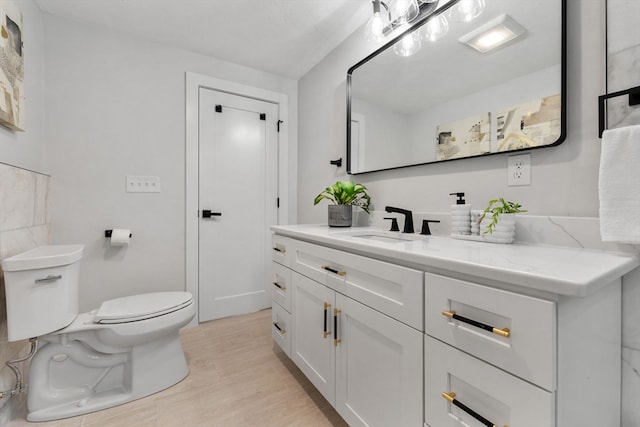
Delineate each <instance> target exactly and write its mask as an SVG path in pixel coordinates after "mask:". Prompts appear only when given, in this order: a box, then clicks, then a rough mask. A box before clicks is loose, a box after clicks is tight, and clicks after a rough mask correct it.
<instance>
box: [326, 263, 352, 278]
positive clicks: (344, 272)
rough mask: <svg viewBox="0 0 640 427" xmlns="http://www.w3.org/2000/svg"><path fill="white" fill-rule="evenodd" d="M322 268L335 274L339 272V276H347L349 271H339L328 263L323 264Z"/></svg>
mask: <svg viewBox="0 0 640 427" xmlns="http://www.w3.org/2000/svg"><path fill="white" fill-rule="evenodd" d="M322 269H323V270H327V271H330V272H332V273H333V274H337V275H338V276H346V275H347V272H346V271H338V270H336V269H335V268H331V267H329V266H328V265H323V266H322Z"/></svg>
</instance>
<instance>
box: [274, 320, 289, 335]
mask: <svg viewBox="0 0 640 427" xmlns="http://www.w3.org/2000/svg"><path fill="white" fill-rule="evenodd" d="M273 326H275V327H276V329H277V330H278V331H279V332H280V333H281V334H282V335H284V334H286V333H287V330H286V329H282V328H281V327H280V325H278V322H273Z"/></svg>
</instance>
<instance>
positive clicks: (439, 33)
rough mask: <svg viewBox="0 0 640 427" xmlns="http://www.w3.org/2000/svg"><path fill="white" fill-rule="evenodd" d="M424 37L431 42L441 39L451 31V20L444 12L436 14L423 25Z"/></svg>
mask: <svg viewBox="0 0 640 427" xmlns="http://www.w3.org/2000/svg"><path fill="white" fill-rule="evenodd" d="M423 28H424V29H423V30H422V37H423V38H424V39H425V40H427V41H430V42H434V41H436V40H438V39H441V38H442V37H444V36H445V35H446V34H447V33H448V32H449V21H447V18H446V16H444V14H442V13H441V14H440V15H438V16H434V17H432V18H431V19H429V21H427V23H426V24H425V25H424V27H423Z"/></svg>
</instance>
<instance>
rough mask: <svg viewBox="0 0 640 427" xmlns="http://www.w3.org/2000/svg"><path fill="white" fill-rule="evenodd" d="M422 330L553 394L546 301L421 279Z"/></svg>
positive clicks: (552, 308)
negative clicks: (423, 319)
mask: <svg viewBox="0 0 640 427" xmlns="http://www.w3.org/2000/svg"><path fill="white" fill-rule="evenodd" d="M453 314H455V317H451V316H452V315H453ZM459 316H460V317H459ZM474 322H475V323H474ZM483 328H487V329H488V330H485V329H483ZM492 328H494V329H493V330H492ZM425 330H426V333H427V334H429V335H431V336H433V337H435V338H438V339H439V340H441V341H444V342H446V343H448V344H450V345H452V346H454V347H457V348H459V349H461V350H463V351H465V352H467V353H470V354H472V355H474V356H477V357H479V358H480V359H482V360H485V361H487V362H489V363H491V364H493V365H496V366H500V367H501V368H502V369H504V370H506V371H508V372H511V373H513V374H515V375H516V376H518V377H521V378H523V379H525V380H527V381H531V382H533V383H535V384H537V385H539V386H541V387H543V388H544V389H546V390H549V391H554V390H556V369H555V366H556V304H555V303H554V302H552V301H547V300H543V299H539V298H533V297H529V296H525V295H520V294H515V293H512V292H508V291H504V290H500V289H495V288H491V287H487V286H483V285H479V284H475V283H471V282H466V281H462V280H456V279H452V278H449V277H444V276H440V275H436V274H431V273H425ZM502 330H504V331H502ZM506 331H508V334H506V333H505V332H506ZM501 334H502V335H501ZM503 335H506V336H503Z"/></svg>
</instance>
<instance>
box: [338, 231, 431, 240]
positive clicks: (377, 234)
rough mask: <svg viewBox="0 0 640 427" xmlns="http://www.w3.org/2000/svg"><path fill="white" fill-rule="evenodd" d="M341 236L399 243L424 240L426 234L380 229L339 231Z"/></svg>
mask: <svg viewBox="0 0 640 427" xmlns="http://www.w3.org/2000/svg"><path fill="white" fill-rule="evenodd" d="M340 234H341V235H343V236H348V237H354V238H357V239H367V240H375V241H378V242H385V243H401V242H412V241H414V240H426V239H427V236H423V235H420V234H406V233H400V232H396V231H382V230H353V231H348V232H343V233H340Z"/></svg>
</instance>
